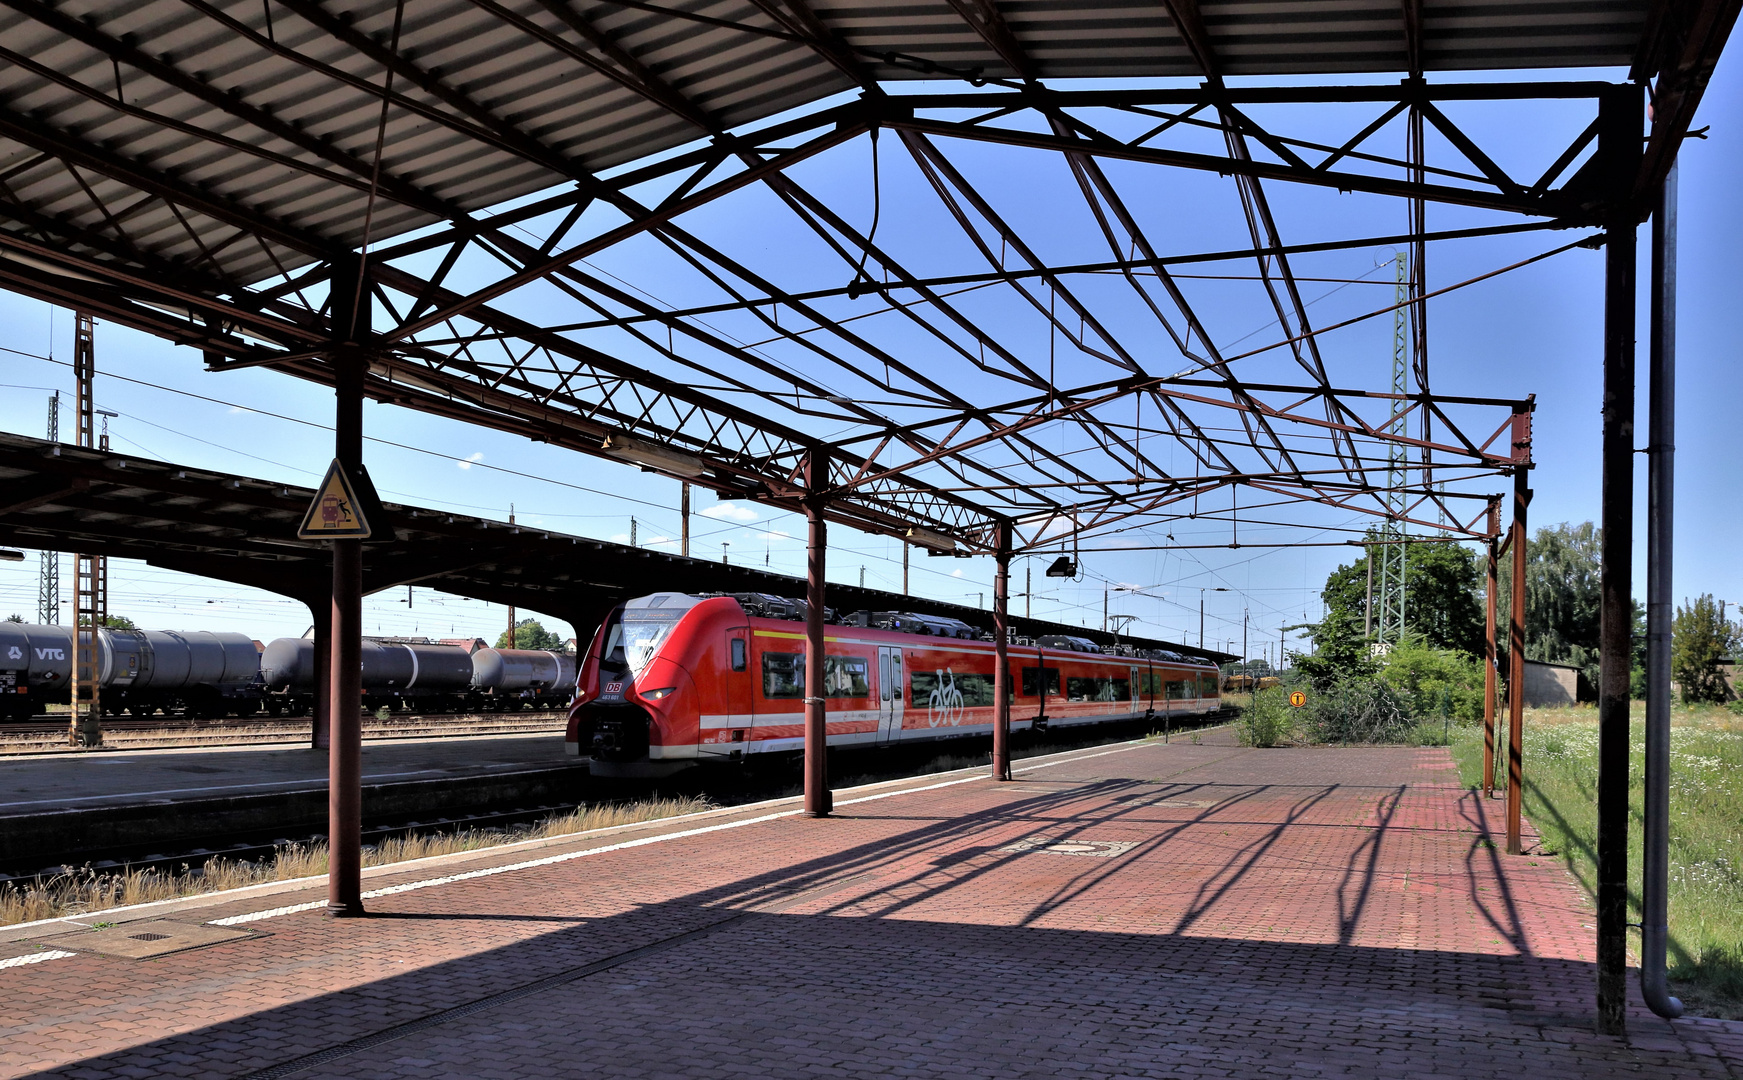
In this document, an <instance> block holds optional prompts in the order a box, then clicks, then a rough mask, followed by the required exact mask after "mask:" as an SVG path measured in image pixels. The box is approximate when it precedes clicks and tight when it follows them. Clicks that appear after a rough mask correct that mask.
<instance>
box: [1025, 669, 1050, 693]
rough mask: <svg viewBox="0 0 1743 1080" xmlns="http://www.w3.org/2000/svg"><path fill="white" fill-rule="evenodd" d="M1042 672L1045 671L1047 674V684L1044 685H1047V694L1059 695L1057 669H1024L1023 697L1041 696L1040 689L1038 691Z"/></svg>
mask: <svg viewBox="0 0 1743 1080" xmlns="http://www.w3.org/2000/svg"><path fill="white" fill-rule="evenodd" d="M1043 671H1045V672H1046V673H1047V684H1046V685H1047V693H1049V694H1058V693H1059V669H1058V668H1056V667H1050V668H1038V667H1026V668H1024V669H1023V696H1024V697H1038V696H1040V694H1041V689H1040V688H1041V672H1043Z"/></svg>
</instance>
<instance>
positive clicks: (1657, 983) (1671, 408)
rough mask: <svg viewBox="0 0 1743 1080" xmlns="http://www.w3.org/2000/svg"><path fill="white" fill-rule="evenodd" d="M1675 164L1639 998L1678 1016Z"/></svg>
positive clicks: (1663, 260) (1657, 405) (1665, 304)
mask: <svg viewBox="0 0 1743 1080" xmlns="http://www.w3.org/2000/svg"><path fill="white" fill-rule="evenodd" d="M1676 173H1677V168H1676V162H1674V161H1673V162H1671V165H1670V172H1669V173H1668V174H1666V176H1665V178H1664V186H1663V188H1662V189H1661V190H1660V192H1659V196H1658V209H1657V211H1656V212H1655V213H1654V214H1653V215H1652V284H1651V289H1652V331H1651V332H1652V345H1651V352H1650V354H1649V358H1648V361H1647V363H1648V366H1649V370H1648V374H1647V386H1648V388H1649V393H1650V399H1649V403H1648V405H1647V410H1648V415H1649V416H1650V417H1651V429H1650V431H1649V433H1648V435H1647V448H1648V449H1647V458H1646V460H1647V474H1646V475H1647V480H1646V791H1645V803H1646V806H1645V810H1646V814H1645V821H1644V822H1643V824H1642V830H1643V832H1644V836H1643V838H1642V839H1643V843H1642V845H1641V848H1642V850H1641V868H1640V995H1641V996H1642V997H1644V998H1645V999H1646V1004H1647V1005H1648V1006H1649V1007H1651V1009H1652V1011H1653V1012H1655V1013H1657V1014H1658V1015H1660V1016H1664V1017H1677V1016H1681V1015H1682V1002H1680V1001H1678V1000H1677V999H1676V998H1674V997H1672V996H1671V995H1670V990H1669V988H1668V987H1667V986H1666V985H1665V970H1664V953H1665V941H1666V939H1667V938H1668V937H1669V934H1670V926H1669V922H1670V919H1669V914H1670V912H1669V907H1670V905H1669V899H1670V897H1669V870H1670V644H1671V614H1672V612H1671V605H1672V603H1673V602H1674V601H1673V600H1672V598H1671V565H1672V556H1673V555H1674V553H1675V549H1674V548H1673V547H1672V540H1673V538H1674V529H1673V521H1672V519H1673V516H1674V514H1675V510H1676V501H1675V498H1674V496H1675V479H1676V472H1675V467H1676Z"/></svg>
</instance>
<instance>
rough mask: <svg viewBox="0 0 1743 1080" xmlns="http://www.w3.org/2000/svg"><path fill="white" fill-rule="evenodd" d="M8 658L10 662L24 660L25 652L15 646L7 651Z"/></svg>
mask: <svg viewBox="0 0 1743 1080" xmlns="http://www.w3.org/2000/svg"><path fill="white" fill-rule="evenodd" d="M6 657H7V659H9V660H22V659H24V650H23V649H20V648H19V647H18V646H16V645H14V646H12V647H11V648H10V649H7V650H6Z"/></svg>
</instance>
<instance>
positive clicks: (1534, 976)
mask: <svg viewBox="0 0 1743 1080" xmlns="http://www.w3.org/2000/svg"><path fill="white" fill-rule="evenodd" d="M1216 741H1217V740H1216V739H1215V738H1209V739H1207V740H1206V743H1205V744H1204V745H1193V744H1190V743H1173V744H1170V745H1160V744H1144V745H1139V746H1133V747H1127V748H1115V749H1113V750H1108V749H1102V750H1095V751H1080V752H1077V753H1074V754H1070V755H1063V756H1061V757H1059V758H1053V759H1045V763H1046V767H1043V768H1032V766H1033V765H1035V764H1037V763H1034V762H1032V763H1028V765H1027V766H1025V765H1024V763H1019V767H1020V768H1028V771H1024V772H1021V773H1019V776H1020V777H1021V779H1020V780H1019V781H1018V782H1016V783H1012V784H1004V785H997V784H993V783H991V782H990V781H985V780H980V779H975V780H972V781H969V782H963V783H955V784H951V785H949V786H942V787H937V786H933V785H936V784H939V783H940V782H941V780H940V779H939V778H933V779H929V780H919V781H914V782H911V783H909V784H907V785H898V786H897V787H896V788H892V789H881V790H886V791H887V790H898V791H899V790H902V789H903V788H904V787H905V788H906V789H908V790H906V791H905V792H904V793H901V794H897V795H894V796H891V797H887V798H880V799H876V800H873V801H865V802H858V803H854V802H850V801H848V800H850V799H851V798H852V797H853V795H854V794H856V793H844V794H842V796H841V803H840V804H839V814H838V816H837V817H836V818H835V819H833V820H829V821H811V820H808V819H805V818H802V817H798V816H795V815H792V814H790V813H788V814H787V815H785V816H779V817H770V816H769V815H770V814H771V813H772V812H773V811H780V810H787V809H789V808H788V807H787V806H778V807H773V808H770V807H763V808H750V809H744V810H738V811H731V812H725V813H720V814H715V815H712V816H710V817H708V818H705V819H702V820H700V821H698V820H694V819H693V820H686V821H678V822H672V823H667V824H664V825H659V826H650V827H643V828H639V829H631V830H626V831H618V832H616V833H614V834H612V835H608V836H603V837H589V838H584V839H581V840H570V841H563V842H561V843H558V844H553V845H543V846H540V847H539V848H538V849H537V850H533V851H530V852H529V851H526V850H519V851H514V852H499V853H492V854H487V855H474V856H470V857H467V858H465V859H449V860H445V861H444V863H443V864H442V865H441V866H439V867H437V868H435V869H431V868H430V867H428V866H422V867H412V868H408V869H405V870H399V871H394V872H392V873H386V874H379V875H376V876H374V877H372V878H371V879H370V880H369V881H368V882H367V883H366V887H368V888H377V887H381V886H383V885H391V884H395V883H405V882H415V881H419V880H427V879H429V878H430V877H431V876H432V875H435V874H443V875H448V874H455V873H459V872H464V871H469V870H474V869H477V868H481V867H491V866H502V865H508V864H514V863H517V862H521V861H525V860H527V859H529V858H538V857H541V856H564V855H568V854H572V853H573V852H575V851H578V850H583V849H589V848H599V847H602V846H605V845H613V844H620V843H622V842H623V841H624V840H626V839H634V838H638V837H648V836H654V835H660V834H662V833H663V834H670V833H674V832H682V831H688V830H691V829H695V828H697V827H698V826H707V825H717V826H718V825H731V824H732V823H733V822H737V821H746V820H751V821H752V823H750V824H745V825H742V826H739V827H732V828H728V829H720V830H717V831H713V832H710V833H706V834H701V835H688V836H679V837H676V838H673V839H670V840H665V841H662V842H657V843H652V844H648V845H645V846H640V847H632V848H627V849H616V850H607V851H604V852H602V853H599V854H596V855H591V856H587V857H582V858H573V859H569V860H568V861H559V862H552V863H548V864H546V865H540V866H533V867H527V868H523V869H516V870H511V871H508V872H505V873H499V874H495V875H492V876H480V877H472V878H469V879H465V880H458V881H451V882H448V883H446V884H441V885H437V886H433V887H427V888H420V889H416V890H413V891H406V892H400V893H397V894H393V895H387V896H381V897H377V898H375V899H374V900H372V901H370V910H371V912H372V916H373V917H371V918H369V919H365V920H353V921H335V920H330V919H327V918H325V917H324V916H323V915H321V914H320V913H318V912H315V911H307V912H301V913H294V914H286V915H281V916H278V917H274V918H267V919H261V920H258V921H253V922H249V923H248V924H247V925H248V926H249V927H251V928H252V929H255V930H258V931H262V932H263V935H264V936H261V937H257V938H254V939H250V940H243V941H236V942H231V943H226V944H222V945H216V946H212V947H208V948H204V949H198V950H194V951H190V952H184V953H177V954H172V955H168V956H163V957H159V958H157V959H153V960H148V961H127V960H116V959H107V958H103V957H98V956H93V955H86V954H80V955H78V956H75V957H71V958H62V959H55V960H50V961H45V962H42V963H35V964H30V965H28V966H15V967H9V968H5V969H0V1012H3V1014H4V1021H3V1022H4V1029H5V1030H4V1037H3V1041H0V1075H5V1076H22V1075H33V1076H48V1075H55V1076H65V1077H80V1078H84V1077H89V1078H98V1077H105V1078H106V1077H146V1076H151V1077H158V1076H197V1077H208V1076H210V1077H220V1076H221V1077H229V1076H245V1075H248V1074H250V1073H255V1072H260V1071H271V1075H296V1076H307V1077H359V1076H368V1077H424V1076H468V1077H539V1076H570V1075H574V1076H580V1075H586V1076H608V1077H609V1076H681V1077H715V1076H719V1077H730V1076H752V1075H754V1076H786V1075H799V1074H805V1075H823V1076H873V1075H875V1076H906V1075H925V1076H952V1075H969V1076H991V1075H1000V1076H1027V1075H1034V1076H1048V1077H1053V1076H1071V1075H1093V1076H1243V1077H1245V1076H1255V1077H1257V1076H1303V1077H1320V1076H1357V1077H1406V1076H1409V1077H1415V1076H1443V1075H1444V1076H1449V1077H1450V1076H1458V1077H1460V1078H1461V1080H1473V1078H1477V1077H1502V1076H1505V1077H1507V1078H1508V1080H1517V1078H1518V1077H1519V1076H1520V1075H1521V1074H1524V1073H1529V1074H1530V1075H1531V1076H1532V1080H1553V1078H1558V1077H1608V1076H1622V1075H1629V1076H1662V1077H1722V1076H1736V1075H1737V1073H1738V1072H1739V1071H1743V1025H1733V1024H1724V1023H1719V1022H1710V1021H1709V1022H1687V1021H1679V1022H1677V1023H1674V1024H1672V1023H1667V1022H1664V1021H1661V1020H1658V1019H1656V1018H1653V1017H1651V1016H1650V1015H1649V1014H1646V1013H1645V1012H1644V1011H1643V1010H1641V1009H1639V1008H1636V1010H1635V1014H1634V1015H1633V1016H1632V1018H1631V1021H1630V1024H1631V1032H1632V1037H1631V1038H1630V1039H1627V1040H1621V1039H1613V1038H1606V1037H1601V1036H1598V1035H1596V1034H1593V1032H1592V1008H1591V988H1592V972H1591V968H1590V956H1591V947H1592V946H1591V930H1590V921H1591V917H1590V914H1589V905H1588V904H1587V903H1586V901H1585V899H1584V897H1583V894H1582V893H1581V892H1580V891H1579V890H1578V888H1577V887H1576V886H1575V885H1574V883H1573V882H1572V881H1571V879H1570V878H1569V877H1568V875H1567V874H1566V873H1565V871H1563V870H1562V868H1561V867H1560V866H1559V865H1558V864H1557V863H1556V862H1555V860H1552V859H1549V858H1530V857H1526V858H1512V859H1510V858H1506V857H1504V856H1499V855H1497V854H1495V849H1494V846H1493V845H1492V844H1491V843H1490V842H1489V840H1488V836H1487V833H1486V831H1485V830H1486V818H1485V815H1489V816H1490V817H1492V815H1493V811H1492V810H1490V809H1488V808H1486V807H1484V806H1483V805H1481V804H1480V802H1479V801H1478V800H1476V799H1474V798H1473V797H1472V796H1471V795H1470V794H1469V793H1468V792H1464V791H1462V790H1461V789H1460V788H1459V787H1458V785H1457V782H1456V776H1455V774H1454V772H1453V770H1452V767H1451V765H1450V762H1449V760H1448V758H1447V755H1446V753H1445V751H1442V750H1429V749H1425V750H1404V749H1384V750H1371V749H1349V750H1338V749H1314V750H1259V751H1253V750H1243V749H1239V748H1237V747H1234V746H1230V745H1213V743H1215V742H1216ZM944 779H955V778H954V777H952V778H944ZM914 789H919V790H914ZM857 794H863V793H857ZM754 819H764V820H754ZM1035 838H1040V840H1038V841H1036V842H1034V843H1031V844H1030V845H1029V847H1028V850H1006V849H1009V848H1011V847H1012V846H1013V845H1017V844H1020V842H1022V841H1025V840H1035ZM1071 840H1079V841H1086V842H1100V843H1101V846H1100V847H1099V848H1097V850H1101V851H1104V852H1105V851H1114V852H1117V853H1116V854H1113V855H1111V856H1108V855H1103V856H1091V855H1081V854H1076V855H1074V854H1060V853H1055V852H1053V851H1048V850H1044V849H1042V844H1041V841H1045V842H1059V841H1071ZM1089 846H1092V847H1094V846H1095V845H1089ZM318 898H319V891H318V890H311V889H308V888H306V887H305V888H301V889H298V890H292V891H289V892H283V893H280V894H278V895H273V896H269V897H260V896H251V897H243V898H227V897H218V898H209V899H207V900H205V901H202V906H200V907H198V908H197V909H189V910H184V911H181V912H180V913H179V914H178V913H177V912H174V911H172V912H169V913H168V917H172V918H182V919H185V920H187V921H200V920H206V919H214V918H221V917H226V916H234V915H239V914H245V913H248V912H255V911H260V910H264V909H267V908H272V907H277V906H282V905H291V904H296V903H301V902H306V901H310V900H314V899H318ZM137 914H138V917H141V918H143V917H147V916H151V917H164V916H165V914H166V913H165V911H164V910H162V909H161V908H160V909H153V910H151V911H149V912H142V913H137ZM117 918H121V916H118V917H117ZM64 929H65V928H64V927H57V928H54V930H55V931H57V932H59V931H63V930H64ZM43 932H44V933H46V932H48V931H47V930H45V931H43ZM31 948H32V946H31V943H30V942H28V941H20V942H14V943H13V944H10V945H6V944H0V957H4V956H8V955H13V956H17V955H27V954H29V953H30V951H31ZM541 980H545V981H544V982H543V983H542V984H541V982H540V981H541ZM492 999H500V1000H492ZM396 1025H403V1027H402V1028H401V1029H400V1030H392V1029H394V1028H395V1026H396ZM383 1033H385V1034H383ZM324 1051H325V1052H329V1053H331V1054H332V1055H333V1056H331V1057H330V1059H327V1060H313V1059H311V1060H300V1059H305V1058H306V1057H307V1056H308V1055H314V1054H319V1053H322V1052H324ZM299 1064H300V1065H303V1066H306V1067H304V1068H302V1069H300V1070H299V1071H296V1072H294V1073H292V1072H285V1071H284V1069H285V1067H286V1066H294V1065H299Z"/></svg>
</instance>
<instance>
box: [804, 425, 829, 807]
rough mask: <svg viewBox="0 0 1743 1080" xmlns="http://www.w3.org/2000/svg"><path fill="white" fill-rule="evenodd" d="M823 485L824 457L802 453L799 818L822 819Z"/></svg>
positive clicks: (825, 792)
mask: <svg viewBox="0 0 1743 1080" xmlns="http://www.w3.org/2000/svg"><path fill="white" fill-rule="evenodd" d="M828 483H829V458H828V456H827V455H825V454H824V453H823V452H822V451H820V450H812V451H811V452H810V453H808V454H806V455H805V491H806V494H805V524H806V527H807V535H806V544H805V571H806V580H805V815H806V816H807V817H828V816H829V812H830V811H831V810H832V809H834V799H833V798H832V797H831V795H830V793H829V737H828V727H827V720H828V705H827V699H826V697H825V695H826V689H825V687H824V662H823V647H824V642H823V612H824V607H823V573H824V569H825V562H826V557H827V554H828V537H827V529H826V527H825V524H824V521H823V508H824V505H825V503H824V500H823V498H822V497H820V495H819V494H818V492H819V489H821V488H823V487H824V486H826V485H827V484H828Z"/></svg>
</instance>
